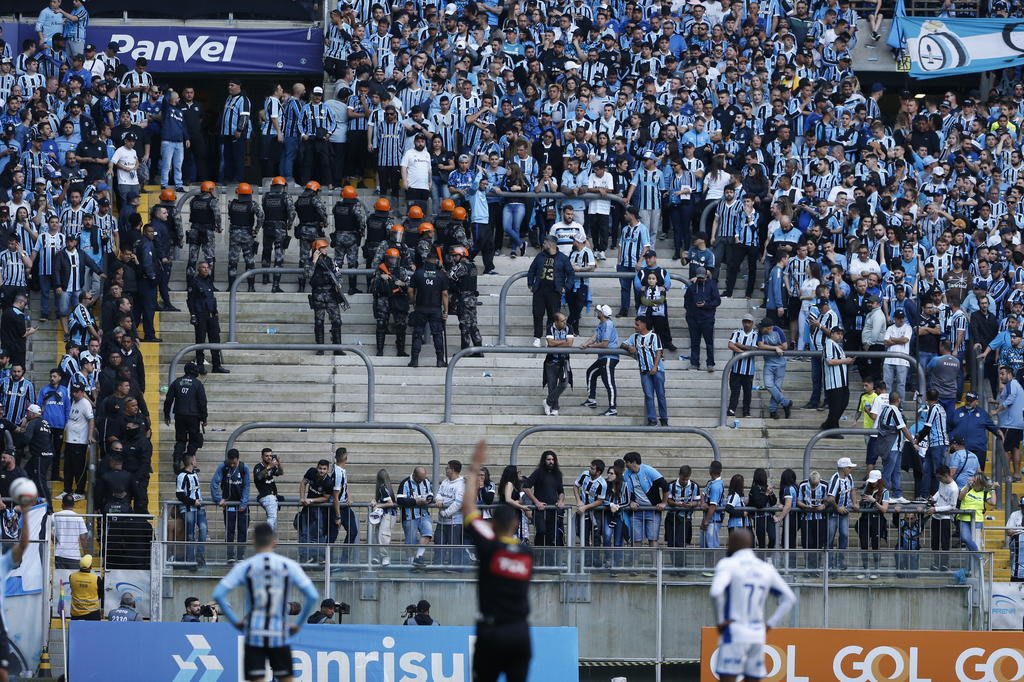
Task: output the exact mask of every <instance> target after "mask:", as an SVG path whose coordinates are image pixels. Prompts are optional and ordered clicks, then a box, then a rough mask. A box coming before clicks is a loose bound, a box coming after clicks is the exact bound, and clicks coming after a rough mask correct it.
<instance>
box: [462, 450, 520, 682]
mask: <svg viewBox="0 0 1024 682" xmlns="http://www.w3.org/2000/svg"><path fill="white" fill-rule="evenodd" d="M486 461H487V444H486V443H484V441H480V442H479V443H477V445H476V450H475V451H474V452H473V461H472V463H471V464H470V466H469V473H468V474H467V475H466V491H465V494H464V495H463V496H462V516H463V519H464V520H463V523H464V524H465V525H466V531H467V535H468V536H469V538H471V539H472V541H473V545H474V546H475V547H476V556H477V559H478V563H479V566H480V569H479V570H480V573H479V576H478V586H477V608H478V610H479V612H480V616H479V620H478V621H477V624H476V648H475V649H474V651H473V682H497V679H498V678H499V677H500V676H501V674H502V673H504V674H505V680H506V682H526V673H527V671H528V670H529V669H530V657H531V655H532V652H531V649H530V624H529V622H528V621H527V618H528V617H529V615H530V599H529V592H530V578H531V577H532V576H533V554H532V552H531V551H530V546H529V545H524V544H520V543H519V542H518V541H517V540H516V539H515V538H516V532H517V531H518V529H519V516H520V512H519V511H518V510H516V509H514V508H513V507H511V506H510V505H507V504H503V505H501V506H500V507H498V508H497V509H495V510H494V512H493V514H492V516H491V519H490V522H488V521H485V520H484V519H483V518H482V516H481V515H480V512H479V511H478V510H477V507H476V496H477V491H478V489H479V488H480V468H481V467H482V466H483V465H484V463H485V462H486Z"/></svg>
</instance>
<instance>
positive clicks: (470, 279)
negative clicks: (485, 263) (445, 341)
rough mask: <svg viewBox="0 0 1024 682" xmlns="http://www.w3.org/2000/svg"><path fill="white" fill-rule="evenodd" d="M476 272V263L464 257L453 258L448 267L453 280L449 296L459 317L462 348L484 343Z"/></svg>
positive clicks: (453, 310) (450, 277) (452, 308)
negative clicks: (479, 316) (479, 319)
mask: <svg viewBox="0 0 1024 682" xmlns="http://www.w3.org/2000/svg"><path fill="white" fill-rule="evenodd" d="M476 274H477V270H476V264H475V263H474V262H473V261H471V260H469V259H467V258H464V257H463V258H460V259H459V262H458V263H456V262H454V259H453V262H452V264H451V266H450V267H449V268H448V278H449V279H450V280H451V290H450V291H449V292H448V296H449V301H450V303H451V310H452V312H453V313H454V314H455V315H457V316H458V318H459V338H460V339H461V343H462V348H469V347H470V346H482V345H483V339H482V338H481V337H480V327H479V326H478V325H477V316H476V303H477V288H476V287H477V285H476Z"/></svg>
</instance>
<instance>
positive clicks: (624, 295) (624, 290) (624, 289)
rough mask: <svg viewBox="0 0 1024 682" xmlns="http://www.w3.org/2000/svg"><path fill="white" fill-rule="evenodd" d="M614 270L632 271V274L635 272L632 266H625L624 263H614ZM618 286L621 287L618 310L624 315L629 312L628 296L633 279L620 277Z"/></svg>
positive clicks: (631, 288)
mask: <svg viewBox="0 0 1024 682" xmlns="http://www.w3.org/2000/svg"><path fill="white" fill-rule="evenodd" d="M615 272H632V273H634V274H635V273H636V271H635V270H634V269H633V268H631V267H627V266H625V265H616V266H615ZM619 286H620V287H621V289H620V291H619V312H621V313H623V314H625V315H628V314H629V296H630V294H631V293H632V292H633V280H632V279H620V280H619Z"/></svg>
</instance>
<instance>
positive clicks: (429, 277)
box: [409, 251, 448, 367]
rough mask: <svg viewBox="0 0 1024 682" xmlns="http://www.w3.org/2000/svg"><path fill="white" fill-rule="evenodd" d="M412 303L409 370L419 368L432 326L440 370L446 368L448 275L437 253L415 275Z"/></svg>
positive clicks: (412, 282) (429, 255) (429, 256)
mask: <svg viewBox="0 0 1024 682" xmlns="http://www.w3.org/2000/svg"><path fill="white" fill-rule="evenodd" d="M409 300H410V301H414V302H415V304H416V309H415V310H414V311H413V313H412V357H411V358H409V367H419V357H420V348H422V347H423V341H424V338H423V337H424V332H425V328H426V326H427V325H430V335H431V336H432V337H433V338H434V354H435V355H436V356H437V366H438V367H447V366H448V360H447V359H446V358H445V347H444V345H445V344H444V325H445V322H447V321H448V275H447V274H446V273H445V271H444V270H442V269H441V267H440V265H439V264H438V261H437V253H436V252H434V251H431V252H430V253H428V254H427V263H426V265H425V266H424V267H423V268H422V269H420V270H417V271H416V272H414V273H413V276H412V280H411V281H410V283H409Z"/></svg>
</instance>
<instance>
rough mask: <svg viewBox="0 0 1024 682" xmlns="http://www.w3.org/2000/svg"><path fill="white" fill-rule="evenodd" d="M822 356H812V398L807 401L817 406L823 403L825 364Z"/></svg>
mask: <svg viewBox="0 0 1024 682" xmlns="http://www.w3.org/2000/svg"><path fill="white" fill-rule="evenodd" d="M822 363H823V360H822V359H821V358H820V357H817V356H816V357H813V358H811V398H810V400H808V401H807V402H809V403H810V404H811V405H815V406H817V405H818V404H820V403H821V385H822V383H824V374H825V371H824V369H825V368H824V366H823V364H822Z"/></svg>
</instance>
